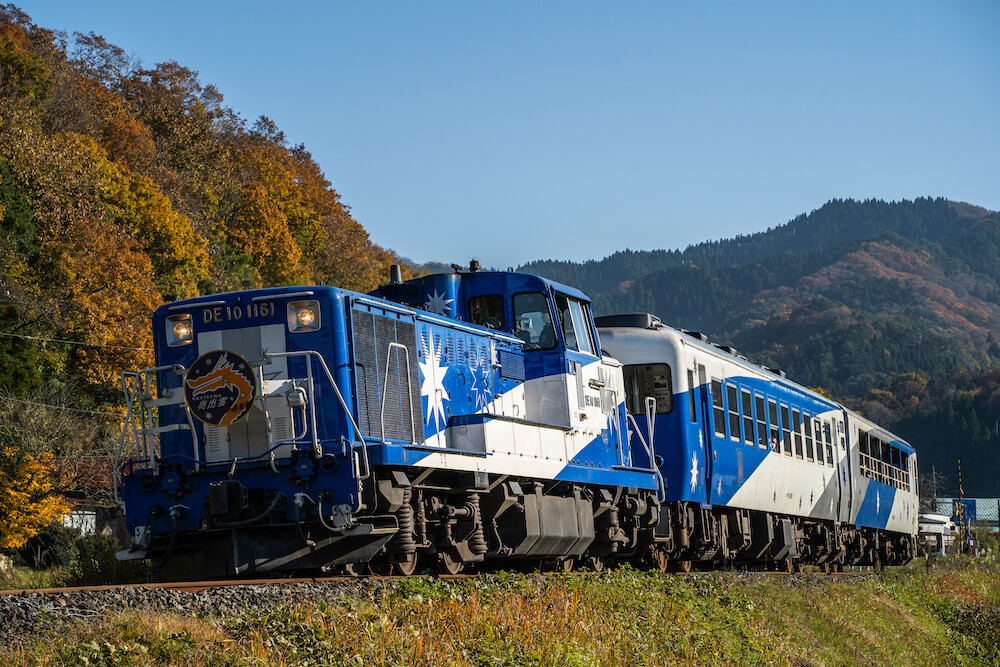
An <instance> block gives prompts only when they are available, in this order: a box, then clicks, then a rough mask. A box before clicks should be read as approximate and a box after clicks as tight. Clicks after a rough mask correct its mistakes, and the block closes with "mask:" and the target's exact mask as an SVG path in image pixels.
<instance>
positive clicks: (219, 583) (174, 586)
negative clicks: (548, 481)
mask: <svg viewBox="0 0 1000 667" xmlns="http://www.w3.org/2000/svg"><path fill="white" fill-rule="evenodd" d="M726 571H730V572H739V571H738V570H708V571H699V570H694V571H691V572H676V573H674V574H677V575H679V576H688V577H692V576H693V577H699V576H708V575H710V574H714V573H716V572H726ZM742 573H743V574H752V575H765V576H778V577H790V576H800V577H830V578H842V577H845V578H849V577H859V576H871V575H874V574H878V573H877V572H872V571H847V572H805V573H801V572H786V571H784V570H748V571H744V572H742ZM574 574H576V575H592V574H594V573H593V572H589V571H584V572H577V573H574ZM413 576H422V575H411V576H410V577H405V576H398V575H377V574H365V575H361V576H345V575H339V576H331V577H282V578H280V579H219V580H211V581H165V582H147V583H141V584H110V585H103V586H67V587H61V588H12V589H7V590H0V596H2V595H22V594H29V593H43V594H46V595H62V594H64V593H84V592H100V591H111V590H119V589H123V588H145V589H163V590H169V591H179V592H185V593H199V592H201V591H205V590H209V589H213V588H230V587H234V586H282V585H290V584H315V583H347V582H352V581H353V582H357V581H383V580H393V579H408V578H412V577H413ZM426 576H430V577H434V578H437V579H443V580H448V581H457V580H462V579H471V578H475V577H477V576H479V575H478V574H474V573H470V574H432V575H426Z"/></svg>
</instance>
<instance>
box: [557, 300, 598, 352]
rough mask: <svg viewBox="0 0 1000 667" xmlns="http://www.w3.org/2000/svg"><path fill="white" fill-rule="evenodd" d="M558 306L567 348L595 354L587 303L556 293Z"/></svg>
mask: <svg viewBox="0 0 1000 667" xmlns="http://www.w3.org/2000/svg"><path fill="white" fill-rule="evenodd" d="M556 308H558V310H559V323H560V324H561V325H562V330H563V338H564V339H565V341H566V348H567V349H570V350H579V351H580V352H584V353H586V354H594V343H593V341H592V340H591V338H590V317H589V316H588V312H587V304H585V303H583V302H582V301H580V300H578V299H574V298H572V297H568V296H566V295H564V294H556Z"/></svg>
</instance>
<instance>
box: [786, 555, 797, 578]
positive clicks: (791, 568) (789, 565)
mask: <svg viewBox="0 0 1000 667" xmlns="http://www.w3.org/2000/svg"><path fill="white" fill-rule="evenodd" d="M784 565H785V572H787V573H788V574H791V573H792V572H795V561H794V560H792V559H791V558H786V559H785V562H784Z"/></svg>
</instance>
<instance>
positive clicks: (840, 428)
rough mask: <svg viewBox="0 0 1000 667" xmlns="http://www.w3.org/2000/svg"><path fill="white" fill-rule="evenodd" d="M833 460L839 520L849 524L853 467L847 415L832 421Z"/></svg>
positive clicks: (852, 489)
mask: <svg viewBox="0 0 1000 667" xmlns="http://www.w3.org/2000/svg"><path fill="white" fill-rule="evenodd" d="M833 429H834V433H833V454H834V456H833V458H834V461H836V462H837V480H838V481H839V482H840V483H841V493H840V520H841V521H842V522H845V523H849V522H851V520H852V519H853V517H854V465H853V456H852V455H851V439H850V437H849V436H848V434H849V433H850V420H849V419H848V416H847V413H846V412H844V413H842V414H837V415H835V417H834V420H833Z"/></svg>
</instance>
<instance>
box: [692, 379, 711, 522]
mask: <svg viewBox="0 0 1000 667" xmlns="http://www.w3.org/2000/svg"><path fill="white" fill-rule="evenodd" d="M698 389H699V391H700V393H701V430H700V431H698V444H699V445H700V446H701V447H700V450H701V453H702V455H703V457H704V469H705V471H704V475H705V479H704V483H705V501H704V502H706V503H707V502H711V498H712V423H713V422H712V419H713V418H712V393H711V385H710V384H709V382H708V374H707V373H706V372H705V366H703V365H702V364H698ZM694 468H697V461H695V465H694Z"/></svg>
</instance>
